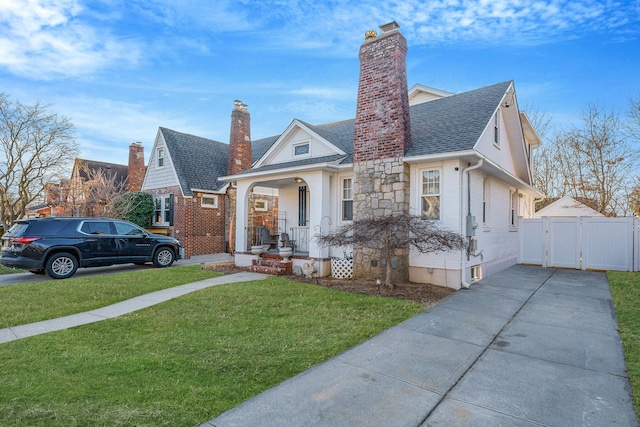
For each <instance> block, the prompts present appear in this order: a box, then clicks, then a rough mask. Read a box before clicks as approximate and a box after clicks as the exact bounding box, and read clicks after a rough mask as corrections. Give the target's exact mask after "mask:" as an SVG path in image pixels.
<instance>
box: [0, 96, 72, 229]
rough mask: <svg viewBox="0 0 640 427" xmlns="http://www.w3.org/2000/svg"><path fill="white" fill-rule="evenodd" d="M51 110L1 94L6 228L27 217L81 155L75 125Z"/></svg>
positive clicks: (1, 201)
mask: <svg viewBox="0 0 640 427" xmlns="http://www.w3.org/2000/svg"><path fill="white" fill-rule="evenodd" d="M48 109H49V106H48V105H43V104H41V103H39V102H38V103H36V104H34V105H24V104H22V103H20V102H19V101H16V102H12V101H10V100H9V97H8V96H7V95H6V94H4V93H0V150H1V152H0V221H2V224H3V225H5V226H8V225H9V224H11V223H12V222H13V221H14V220H16V219H19V218H21V217H23V216H24V215H25V214H26V211H27V206H28V205H29V204H30V203H32V202H34V201H35V200H37V198H38V197H40V195H41V194H42V191H43V189H44V186H45V185H46V183H47V182H49V181H50V178H51V177H53V176H56V175H59V174H60V172H61V171H62V170H63V169H64V168H67V167H68V165H69V163H70V162H71V161H72V160H73V158H74V157H75V156H76V153H77V151H78V147H77V145H76V142H75V140H74V138H73V136H72V132H73V124H72V123H71V122H70V121H69V119H67V118H65V117H62V116H58V115H57V114H55V113H51V112H49V111H48Z"/></svg>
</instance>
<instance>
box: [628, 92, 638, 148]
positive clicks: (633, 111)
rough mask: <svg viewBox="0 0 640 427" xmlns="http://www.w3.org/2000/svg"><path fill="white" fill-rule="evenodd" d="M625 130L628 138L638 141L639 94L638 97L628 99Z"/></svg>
mask: <svg viewBox="0 0 640 427" xmlns="http://www.w3.org/2000/svg"><path fill="white" fill-rule="evenodd" d="M627 119H628V120H627V124H626V128H625V130H626V131H627V135H628V136H629V138H631V139H634V140H636V141H640V93H638V97H637V98H635V99H633V98H631V99H629V112H628V113H627Z"/></svg>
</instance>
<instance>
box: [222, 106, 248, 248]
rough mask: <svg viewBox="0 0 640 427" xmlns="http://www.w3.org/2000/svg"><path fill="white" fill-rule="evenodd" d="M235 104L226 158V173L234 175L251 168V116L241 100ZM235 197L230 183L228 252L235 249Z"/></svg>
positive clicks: (228, 195) (227, 219)
mask: <svg viewBox="0 0 640 427" xmlns="http://www.w3.org/2000/svg"><path fill="white" fill-rule="evenodd" d="M233 102H234V104H235V106H234V108H233V111H232V112H231V134H230V135H229V158H228V160H227V175H236V174H238V173H240V172H243V171H245V170H247V169H250V168H251V165H252V164H253V161H252V160H251V116H250V115H249V111H247V105H246V104H243V103H242V101H238V100H235V101H233ZM236 198H237V190H236V188H235V187H234V185H233V184H232V185H230V186H229V188H228V190H227V199H228V202H229V203H227V204H226V205H227V208H226V209H227V214H226V221H225V229H226V230H228V236H227V238H226V239H225V240H226V242H227V247H228V250H229V252H231V253H233V252H234V251H235V247H234V244H235V241H236V237H235V226H236V216H237V215H236Z"/></svg>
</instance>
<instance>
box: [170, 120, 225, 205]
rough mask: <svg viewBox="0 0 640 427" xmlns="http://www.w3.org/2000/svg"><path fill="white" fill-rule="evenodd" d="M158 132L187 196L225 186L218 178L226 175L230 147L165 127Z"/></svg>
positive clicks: (217, 189) (218, 189) (216, 189)
mask: <svg viewBox="0 0 640 427" xmlns="http://www.w3.org/2000/svg"><path fill="white" fill-rule="evenodd" d="M159 132H160V133H161V134H162V137H163V139H164V141H165V144H166V147H167V151H168V154H169V156H171V164H172V165H173V168H174V171H175V174H176V176H177V177H178V182H179V184H180V187H181V188H182V193H183V194H184V195H185V196H193V192H192V190H193V189H198V190H209V191H220V190H221V189H222V187H223V186H224V185H225V183H223V182H221V181H219V180H218V178H219V177H221V176H224V175H226V173H227V158H228V151H229V146H228V144H224V143H222V142H218V141H214V140H211V139H206V138H201V137H198V136H194V135H190V134H187V133H181V132H176V131H174V130H171V129H167V128H163V127H161V128H159Z"/></svg>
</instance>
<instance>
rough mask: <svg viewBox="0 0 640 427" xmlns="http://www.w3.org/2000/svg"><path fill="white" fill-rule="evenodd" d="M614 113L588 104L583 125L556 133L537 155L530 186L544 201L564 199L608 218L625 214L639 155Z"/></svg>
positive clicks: (583, 116)
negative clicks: (563, 197) (585, 205)
mask: <svg viewBox="0 0 640 427" xmlns="http://www.w3.org/2000/svg"><path fill="white" fill-rule="evenodd" d="M624 128H625V124H624V123H622V122H621V121H620V119H619V116H618V115H617V114H616V113H614V112H607V111H605V109H604V108H602V107H599V106H596V105H589V106H588V107H587V109H586V110H585V111H584V113H583V115H582V126H581V127H574V128H572V129H570V130H568V131H564V132H560V133H558V134H557V135H556V136H555V140H554V141H553V142H551V143H550V144H549V146H548V147H546V148H545V149H544V150H541V151H540V152H539V153H538V154H537V157H536V160H537V162H536V175H535V183H536V185H537V186H538V188H540V189H541V190H542V191H544V192H545V193H546V194H547V197H549V198H552V199H553V198H556V197H561V196H564V195H569V196H571V197H574V198H576V199H579V200H580V201H581V202H583V203H585V204H587V205H589V206H590V207H591V208H593V209H595V210H597V211H598V212H600V213H602V214H604V215H607V216H617V215H625V214H627V213H629V194H630V193H631V191H632V188H633V185H634V181H635V177H636V174H635V170H636V166H637V165H638V160H639V156H638V151H637V150H636V149H634V148H632V147H631V146H630V145H629V143H628V142H627V140H626V139H625V138H624V134H623V129H624Z"/></svg>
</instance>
